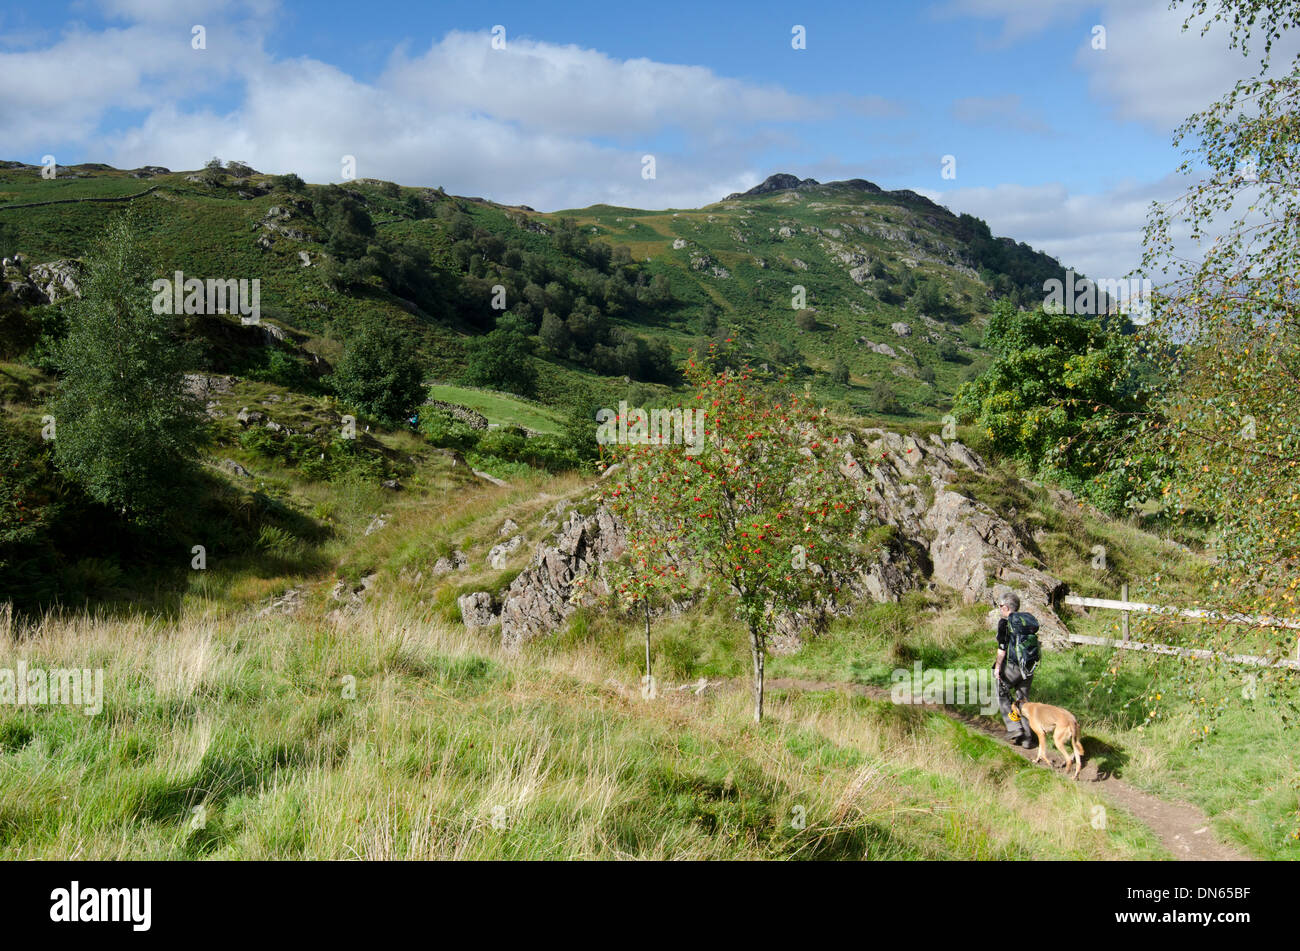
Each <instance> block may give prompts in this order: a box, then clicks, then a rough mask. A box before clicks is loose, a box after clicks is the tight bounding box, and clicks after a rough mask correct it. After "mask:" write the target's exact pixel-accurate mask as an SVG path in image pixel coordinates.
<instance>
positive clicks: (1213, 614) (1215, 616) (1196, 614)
mask: <svg viewBox="0 0 1300 951" xmlns="http://www.w3.org/2000/svg"><path fill="white" fill-rule="evenodd" d="M1065 603H1066V604H1069V605H1074V606H1075V607H1081V608H1102V609H1105V610H1108V611H1120V612H1122V613H1123V620H1122V628H1123V632H1124V636H1123V638H1122V639H1120V640H1116V639H1114V638H1111V637H1093V636H1090V635H1087V634H1071V635H1070V638H1069V639H1070V641H1071V642H1072V643H1075V644H1091V645H1093V646H1096V647H1116V648H1120V649H1123V650H1135V651H1147V652H1149V653H1152V654H1175V655H1181V656H1183V657H1195V658H1198V659H1200V660H1214V659H1216V658H1218V659H1222V660H1226V661H1228V662H1229V663H1233V664H1246V665H1249V666H1253V667H1290V668H1292V669H1294V670H1300V640H1298V641H1297V645H1296V659H1295V660H1290V659H1287V658H1278V659H1274V660H1270V659H1269V658H1267V657H1258V656H1255V655H1251V654H1226V653H1223V652H1222V651H1212V650H1200V649H1197V648H1192V647H1175V646H1173V645H1172V644H1152V643H1147V642H1145V641H1132V640H1129V615H1130V614H1132V613H1134V612H1136V613H1138V614H1163V615H1167V616H1173V617H1185V618H1192V619H1194V620H1200V621H1223V622H1225V623H1228V624H1245V625H1249V626H1251V627H1286V628H1292V629H1300V620H1288V619H1285V618H1274V617H1266V616H1254V615H1249V614H1224V613H1222V612H1219V611H1209V610H1205V609H1203V608H1180V607H1178V606H1177V605H1172V604H1146V603H1143V602H1141V601H1130V600H1129V599H1128V585H1127V584H1126V585H1124V586H1123V588H1122V589H1121V592H1120V599H1119V600H1117V601H1116V600H1112V599H1110V598H1082V597H1079V596H1078V595H1073V594H1071V595H1067V596H1066V597H1065Z"/></svg>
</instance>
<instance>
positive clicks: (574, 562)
mask: <svg viewBox="0 0 1300 951" xmlns="http://www.w3.org/2000/svg"><path fill="white" fill-rule="evenodd" d="M626 545H627V539H626V536H625V535H624V532H623V526H622V525H621V524H619V522H618V520H617V519H615V517H614V515H613V514H612V513H611V512H610V511H609V510H608V509H606V508H604V507H603V506H602V507H600V508H598V509H597V510H596V511H595V512H594V513H593V514H591V515H587V516H583V515H581V514H580V513H578V512H576V511H574V512H570V513H569V517H568V520H567V521H565V522H564V524H563V525H562V527H561V528H560V530H559V531H558V532H557V533H556V534H555V536H554V538H553V539H552V540H551V541H550V542H549V543H547V542H542V543H540V544H538V546H537V550H536V552H535V553H534V555H533V564H532V567H530V568H527V569H525V570H524V571H523V572H521V573H520V574H519V575H518V576H517V577H516V578H515V580H514V581H513V582H511V584H510V587H509V589H507V591H506V594H505V597H504V598H503V599H502V604H501V645H502V647H503V648H505V649H506V650H508V651H515V650H518V649H519V647H520V645H521V644H523V643H524V642H526V641H529V640H532V639H533V638H535V637H540V636H543V635H548V634H551V633H554V632H555V631H556V630H558V629H559V627H560V626H561V625H562V624H563V623H564V621H565V620H567V619H568V617H569V615H570V614H572V613H573V611H574V610H575V606H574V604H573V603H572V599H573V597H574V595H575V593H576V592H577V591H578V589H579V581H580V580H581V581H583V583H584V584H588V583H589V584H590V586H591V588H592V590H593V591H595V592H597V593H607V592H608V588H606V586H605V584H604V582H603V580H602V579H601V578H600V575H599V569H600V566H601V565H602V564H603V563H604V562H606V561H612V560H614V559H616V558H618V557H619V555H621V554H622V552H623V549H624V548H625V547H626Z"/></svg>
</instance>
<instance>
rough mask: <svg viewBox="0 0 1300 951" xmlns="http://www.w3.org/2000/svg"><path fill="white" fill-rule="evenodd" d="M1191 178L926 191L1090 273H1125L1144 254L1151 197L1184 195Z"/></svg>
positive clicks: (1117, 275) (956, 211) (1097, 275)
mask: <svg viewBox="0 0 1300 951" xmlns="http://www.w3.org/2000/svg"><path fill="white" fill-rule="evenodd" d="M1185 186H1186V180H1185V179H1183V178H1181V177H1179V176H1174V175H1170V176H1167V177H1166V178H1164V179H1162V180H1161V181H1159V182H1156V183H1138V182H1126V183H1123V184H1120V185H1117V186H1115V187H1113V188H1110V189H1108V190H1106V191H1102V192H1097V193H1092V194H1085V193H1078V192H1071V191H1070V189H1069V188H1067V187H1066V186H1065V185H1063V184H1060V183H1052V184H1046V185H997V186H994V187H992V188H955V189H951V190H949V191H945V192H934V191H926V192H923V194H925V195H926V197H927V198H930V199H932V200H933V201H936V202H939V203H940V204H942V205H946V206H947V207H948V208H949V209H950V210H951V211H952V212H953V213H954V214H961V213H962V212H965V213H967V214H972V215H975V216H976V217H978V218H983V219H984V220H985V221H987V222H988V223H989V227H990V229H991V230H992V231H993V233H994V234H995V235H1007V236H1011V237H1014V238H1015V239H1016V240H1017V241H1023V242H1025V243H1026V244H1029V245H1031V246H1032V247H1034V248H1036V249H1038V250H1040V251H1045V252H1047V253H1048V254H1050V255H1052V256H1053V257H1055V258H1057V259H1058V260H1059V261H1060V262H1061V263H1062V264H1063V265H1065V266H1066V267H1072V268H1074V269H1075V270H1076V271H1078V272H1080V273H1083V274H1087V275H1088V276H1089V277H1092V278H1096V279H1101V278H1115V279H1117V278H1120V277H1123V276H1124V275H1125V274H1127V273H1128V272H1129V271H1130V270H1132V269H1134V268H1136V267H1137V266H1138V265H1139V263H1141V259H1142V231H1143V227H1144V226H1145V224H1146V220H1147V212H1148V211H1149V209H1150V206H1151V202H1152V201H1162V202H1163V201H1168V200H1169V199H1171V198H1173V197H1175V196H1176V195H1178V194H1180V193H1181V192H1182V190H1183V188H1184V187H1185Z"/></svg>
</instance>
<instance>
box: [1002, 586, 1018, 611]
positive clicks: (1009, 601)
mask: <svg viewBox="0 0 1300 951" xmlns="http://www.w3.org/2000/svg"><path fill="white" fill-rule="evenodd" d="M998 604H1005V605H1006V606H1007V607H1009V608H1010V609H1011V610H1012V611H1019V610H1020V597H1019V596H1018V595H1017V594H1016V593H1015V592H1014V591H1008V592H1006V593H1005V594H1003V595H1002V597H1000V598H998Z"/></svg>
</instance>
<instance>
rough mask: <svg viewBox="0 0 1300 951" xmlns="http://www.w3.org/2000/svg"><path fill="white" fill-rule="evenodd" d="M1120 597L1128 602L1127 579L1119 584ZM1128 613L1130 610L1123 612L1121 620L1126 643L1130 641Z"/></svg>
mask: <svg viewBox="0 0 1300 951" xmlns="http://www.w3.org/2000/svg"><path fill="white" fill-rule="evenodd" d="M1119 599H1120V600H1121V601H1124V602H1125V603H1127V602H1128V582H1127V581H1125V582H1124V583H1123V584H1121V585H1120V586H1119ZM1128 615H1129V612H1128V611H1125V612H1124V614H1123V618H1122V620H1121V624H1122V625H1123V631H1124V643H1125V644H1127V643H1128Z"/></svg>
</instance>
